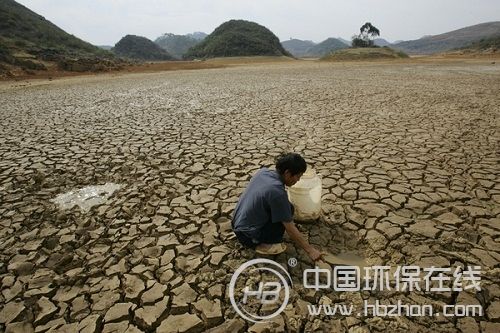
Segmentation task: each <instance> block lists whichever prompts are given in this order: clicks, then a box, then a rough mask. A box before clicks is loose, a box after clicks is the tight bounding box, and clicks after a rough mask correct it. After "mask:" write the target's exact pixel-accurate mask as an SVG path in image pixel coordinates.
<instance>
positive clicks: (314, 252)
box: [307, 246, 323, 261]
mask: <svg viewBox="0 0 500 333" xmlns="http://www.w3.org/2000/svg"><path fill="white" fill-rule="evenodd" d="M307 255H308V256H309V258H311V260H312V261H318V260H319V259H321V256H322V255H323V254H322V253H321V252H320V251H318V249H316V248H315V247H313V246H311V248H310V250H309V251H307Z"/></svg>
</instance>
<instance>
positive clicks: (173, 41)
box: [155, 32, 207, 59]
mask: <svg viewBox="0 0 500 333" xmlns="http://www.w3.org/2000/svg"><path fill="white" fill-rule="evenodd" d="M206 36H207V34H206V33H204V32H194V33H191V34H187V35H175V34H172V33H166V34H163V35H161V36H160V37H158V38H156V39H155V43H156V44H157V45H158V46H160V47H161V48H162V49H164V50H166V51H167V52H168V53H170V54H171V55H173V56H174V57H175V58H177V59H182V57H183V56H184V54H186V52H187V50H189V49H190V48H191V47H193V46H195V45H197V44H199V43H200V42H201V41H202V40H203V39H205V37H206Z"/></svg>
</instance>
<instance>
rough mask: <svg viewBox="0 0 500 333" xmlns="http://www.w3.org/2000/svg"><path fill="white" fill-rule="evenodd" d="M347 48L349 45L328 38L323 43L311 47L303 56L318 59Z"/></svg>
mask: <svg viewBox="0 0 500 333" xmlns="http://www.w3.org/2000/svg"><path fill="white" fill-rule="evenodd" d="M348 47H349V45H346V44H345V43H343V42H341V41H340V40H338V39H337V38H328V39H325V40H324V41H322V42H321V43H319V44H316V45H314V46H313V47H311V48H309V49H308V50H307V51H306V52H305V55H304V56H306V57H314V58H316V57H317V58H320V57H323V56H326V55H327V54H330V53H332V52H334V51H337V50H342V49H346V48H348Z"/></svg>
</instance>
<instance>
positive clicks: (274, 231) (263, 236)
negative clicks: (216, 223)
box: [231, 203, 295, 249]
mask: <svg viewBox="0 0 500 333" xmlns="http://www.w3.org/2000/svg"><path fill="white" fill-rule="evenodd" d="M290 208H291V210H292V216H293V215H294V213H295V207H294V206H293V205H292V204H291V203H290ZM231 226H232V227H233V230H234V222H233V221H231ZM234 234H235V235H236V238H238V241H239V242H240V243H241V245H243V246H245V247H249V248H252V249H254V248H255V247H256V246H257V245H259V244H262V243H264V244H277V243H283V235H284V234H285V227H284V226H283V223H281V222H277V223H266V224H265V225H264V227H263V228H262V231H261V233H260V236H259V238H258V239H256V240H255V241H257V243H255V242H254V240H252V239H251V238H250V237H248V236H247V235H245V234H244V233H242V232H241V231H235V232H234Z"/></svg>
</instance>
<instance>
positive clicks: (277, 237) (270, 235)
mask: <svg viewBox="0 0 500 333" xmlns="http://www.w3.org/2000/svg"><path fill="white" fill-rule="evenodd" d="M234 234H235V235H236V238H238V241H239V242H240V243H241V244H242V245H243V246H245V247H249V248H252V249H254V248H255V247H256V246H257V245H259V244H262V243H265V244H276V243H282V242H283V235H284V234H285V227H284V226H283V223H281V222H278V223H267V224H266V225H264V227H263V228H262V231H261V233H260V236H259V238H258V239H256V240H255V241H257V243H254V240H252V239H251V238H250V237H248V236H247V235H245V234H244V233H242V232H241V231H235V232H234Z"/></svg>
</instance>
